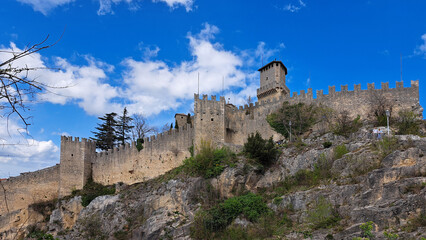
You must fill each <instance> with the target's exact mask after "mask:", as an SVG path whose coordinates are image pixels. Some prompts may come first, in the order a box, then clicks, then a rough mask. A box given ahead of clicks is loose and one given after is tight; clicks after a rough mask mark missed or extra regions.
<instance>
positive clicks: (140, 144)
mask: <svg viewBox="0 0 426 240" xmlns="http://www.w3.org/2000/svg"><path fill="white" fill-rule="evenodd" d="M136 149H137V150H138V152H140V151H141V150H142V149H143V139H141V138H138V139H137V140H136Z"/></svg>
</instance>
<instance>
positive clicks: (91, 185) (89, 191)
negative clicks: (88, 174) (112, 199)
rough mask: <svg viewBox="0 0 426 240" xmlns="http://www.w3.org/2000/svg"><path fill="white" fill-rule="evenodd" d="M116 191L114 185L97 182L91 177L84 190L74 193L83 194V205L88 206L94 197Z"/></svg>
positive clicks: (74, 193) (74, 192)
mask: <svg viewBox="0 0 426 240" xmlns="http://www.w3.org/2000/svg"><path fill="white" fill-rule="evenodd" d="M114 193H115V187H114V186H104V185H102V184H100V183H95V182H93V180H92V179H91V178H90V179H89V180H88V181H87V183H86V185H84V187H83V189H82V190H75V191H73V195H79V196H81V205H83V207H86V206H88V205H89V204H90V202H91V201H92V200H93V199H95V198H97V197H99V196H103V195H111V194H114Z"/></svg>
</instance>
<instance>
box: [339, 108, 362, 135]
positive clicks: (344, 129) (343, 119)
mask: <svg viewBox="0 0 426 240" xmlns="http://www.w3.org/2000/svg"><path fill="white" fill-rule="evenodd" d="M360 118H361V117H360V116H359V115H358V116H357V117H356V118H355V119H352V118H351V117H350V116H349V112H348V111H343V112H340V114H339V115H338V116H337V118H336V124H335V125H334V127H333V132H334V134H336V135H341V136H344V137H349V135H350V134H351V133H354V132H357V131H358V129H359V128H360V127H361V125H362V123H361V121H360Z"/></svg>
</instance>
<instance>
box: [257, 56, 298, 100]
mask: <svg viewBox="0 0 426 240" xmlns="http://www.w3.org/2000/svg"><path fill="white" fill-rule="evenodd" d="M258 71H259V72H260V88H258V89H257V99H258V100H259V101H261V100H268V99H271V98H276V97H279V96H281V95H284V96H285V95H288V94H290V89H288V87H287V86H286V85H285V75H287V68H286V67H285V66H284V64H283V63H282V62H281V61H272V62H270V63H268V64H266V65H265V66H263V67H261V68H260V69H259V70H258Z"/></svg>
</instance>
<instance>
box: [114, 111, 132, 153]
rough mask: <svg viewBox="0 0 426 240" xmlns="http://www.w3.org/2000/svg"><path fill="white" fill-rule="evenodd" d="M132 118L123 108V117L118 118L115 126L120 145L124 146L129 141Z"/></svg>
mask: <svg viewBox="0 0 426 240" xmlns="http://www.w3.org/2000/svg"><path fill="white" fill-rule="evenodd" d="M132 120H133V118H131V117H129V116H128V113H127V108H124V110H123V115H122V116H120V117H119V120H118V124H117V130H118V131H117V138H118V141H119V142H120V144H122V145H124V144H125V143H126V141H127V140H129V139H130V136H129V133H130V132H131V130H132V128H133V126H132V125H131V122H132Z"/></svg>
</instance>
